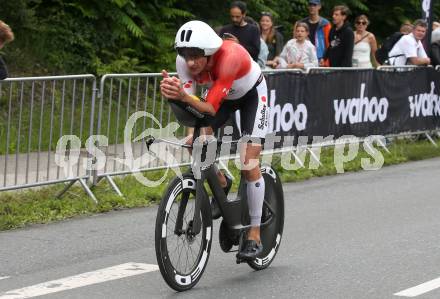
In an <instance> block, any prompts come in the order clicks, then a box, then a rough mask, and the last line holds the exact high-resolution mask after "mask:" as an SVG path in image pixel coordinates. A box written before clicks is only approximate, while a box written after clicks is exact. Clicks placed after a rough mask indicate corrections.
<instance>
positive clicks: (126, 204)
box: [0, 140, 440, 230]
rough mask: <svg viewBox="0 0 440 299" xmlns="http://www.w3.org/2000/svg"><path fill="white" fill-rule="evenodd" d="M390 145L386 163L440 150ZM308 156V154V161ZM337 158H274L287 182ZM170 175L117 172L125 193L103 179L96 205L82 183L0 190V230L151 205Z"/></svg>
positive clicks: (318, 173) (325, 154)
mask: <svg viewBox="0 0 440 299" xmlns="http://www.w3.org/2000/svg"><path fill="white" fill-rule="evenodd" d="M437 144H438V145H440V140H437ZM389 151H390V153H386V152H384V151H383V150H382V151H381V152H382V153H383V156H384V159H385V163H384V165H393V164H399V163H403V162H408V161H415V160H421V159H428V158H433V157H439V156H440V149H439V148H435V147H434V146H432V144H431V143H429V142H428V141H426V140H421V141H416V142H411V141H408V140H397V141H395V142H393V143H392V144H391V146H389ZM367 157H369V156H368V154H367V153H366V152H365V151H360V152H359V155H358V156H357V157H356V158H355V159H354V160H353V161H351V162H348V163H345V164H344V170H345V171H359V170H362V168H361V162H360V161H361V158H367ZM309 159H310V157H309V155H308V156H307V160H306V163H305V165H306V166H307V165H308V163H309ZM333 160H334V150H333V149H332V148H327V149H323V150H322V153H321V163H322V166H320V167H319V168H317V169H308V168H307V167H306V168H301V169H297V170H290V171H286V170H284V169H283V168H282V167H281V164H280V157H279V156H275V157H274V160H273V163H272V164H273V165H274V167H275V168H276V169H277V171H278V172H279V174H280V177H281V179H282V181H283V182H297V181H302V180H306V179H310V178H312V177H322V176H327V175H334V174H336V173H337V172H336V168H335V166H334V163H333ZM233 164H234V163H233V162H230V163H229V167H230V169H231V171H232V172H233V174H234V175H238V173H239V171H238V169H237V168H236V167H235V166H234V165H233ZM163 174H164V172H163V171H156V172H148V173H145V174H144V175H145V176H147V177H148V178H149V179H150V180H157V179H159V178H161V177H162V176H163ZM172 177H173V173H172V172H171V171H170V172H169V173H168V174H167V179H166V180H165V182H164V183H163V184H161V185H160V186H158V187H155V188H147V187H145V186H143V185H141V184H140V183H139V182H137V181H136V180H135V178H134V177H133V176H126V177H121V178H116V179H115V181H116V184H117V185H118V186H119V187H120V189H121V191H122V193H123V194H124V198H122V197H119V196H117V195H116V194H115V192H114V191H112V189H111V188H110V186H109V185H108V183H107V182H106V181H102V182H101V183H100V184H99V185H98V186H96V187H95V188H94V190H93V192H94V193H95V195H96V197H97V198H98V200H99V203H98V205H95V204H94V203H93V202H92V201H91V200H90V198H89V197H88V196H87V195H86V194H85V192H84V191H83V190H82V189H81V187H79V186H74V187H73V188H72V189H71V190H70V192H68V193H67V194H66V195H65V196H64V197H63V198H62V199H56V195H57V194H58V193H59V192H60V191H61V190H62V189H63V187H64V185H55V186H50V187H45V188H40V189H37V190H25V191H16V192H2V193H0V230H8V229H15V228H20V227H24V226H27V225H30V224H35V223H48V222H52V221H59V220H64V219H68V218H72V217H77V216H80V215H92V214H96V213H105V212H109V211H113V210H120V209H128V208H135V207H146V206H150V205H152V204H156V203H158V202H159V200H160V198H161V196H162V193H163V192H164V190H165V188H166V186H167V183H168V181H169V180H170V179H172ZM237 184H238V183H237V182H235V183H234V186H233V190H236V188H237Z"/></svg>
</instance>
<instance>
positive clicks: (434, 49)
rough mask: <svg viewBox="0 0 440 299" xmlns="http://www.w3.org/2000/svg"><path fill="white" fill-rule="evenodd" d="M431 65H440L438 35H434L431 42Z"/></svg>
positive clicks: (439, 37) (439, 39) (439, 38)
mask: <svg viewBox="0 0 440 299" xmlns="http://www.w3.org/2000/svg"><path fill="white" fill-rule="evenodd" d="M429 56H430V58H431V64H432V65H433V66H437V65H440V35H435V36H433V37H432V40H431V55H429Z"/></svg>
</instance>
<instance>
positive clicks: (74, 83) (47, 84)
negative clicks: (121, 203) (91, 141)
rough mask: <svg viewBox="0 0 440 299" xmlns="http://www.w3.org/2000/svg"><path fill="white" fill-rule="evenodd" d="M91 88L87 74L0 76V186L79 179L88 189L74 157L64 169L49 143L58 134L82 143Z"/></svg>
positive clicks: (89, 127)
mask: <svg viewBox="0 0 440 299" xmlns="http://www.w3.org/2000/svg"><path fill="white" fill-rule="evenodd" d="M95 89H96V80H95V76H93V75H75V76H56V77H27V78H11V79H6V80H3V81H0V107H1V108H0V109H1V112H0V118H1V121H0V126H1V127H0V165H2V166H3V167H0V169H3V170H2V171H0V191H4V190H13V189H20V188H27V187H36V186H42V185H47V184H52V183H59V182H72V184H73V183H74V182H76V181H79V182H80V183H81V184H82V185H83V187H84V188H85V189H86V191H87V192H88V193H89V194H90V195H92V193H91V192H90V190H89V188H88V187H87V184H86V183H85V181H86V180H87V179H88V178H89V177H90V173H87V172H86V171H84V170H83V168H82V167H81V165H80V163H78V164H76V165H70V169H71V173H64V172H63V171H62V169H60V168H59V167H58V166H57V165H56V164H55V148H56V145H57V141H58V139H59V138H60V137H61V136H63V135H77V136H78V138H79V139H80V140H81V143H82V144H83V145H84V141H85V139H86V138H87V137H88V136H89V135H90V134H92V133H93V132H94V128H93V123H94V107H95V104H94V101H95ZM66 148H67V147H66ZM82 149H83V150H82V152H84V147H82ZM67 150H68V148H67ZM82 159H86V160H87V159H88V157H87V156H85V157H82ZM86 162H87V161H86Z"/></svg>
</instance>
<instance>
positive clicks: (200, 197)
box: [174, 174, 208, 236]
mask: <svg viewBox="0 0 440 299" xmlns="http://www.w3.org/2000/svg"><path fill="white" fill-rule="evenodd" d="M202 176H203V174H202ZM204 181H205V180H204V179H203V178H202V179H200V180H196V198H195V203H194V215H193V219H192V223H191V224H190V225H189V226H188V227H187V228H186V230H184V229H183V217H184V215H185V210H186V207H187V205H188V200H189V195H190V192H185V193H184V194H183V196H182V198H181V200H180V203H179V209H178V212H177V218H176V225H175V226H174V233H175V234H176V235H178V236H180V235H182V234H183V233H186V234H190V235H193V236H195V235H198V234H199V233H200V231H201V230H202V219H201V215H200V214H201V213H200V211H201V210H202V208H203V206H202V205H203V204H204V203H206V202H207V201H208V193H207V192H206V189H205V187H204V184H203V182H204Z"/></svg>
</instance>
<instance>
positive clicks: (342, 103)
mask: <svg viewBox="0 0 440 299" xmlns="http://www.w3.org/2000/svg"><path fill="white" fill-rule="evenodd" d="M364 95H365V83H362V84H361V93H360V96H359V98H352V99H346V100H344V99H339V100H333V106H334V109H335V123H336V124H337V125H339V124H341V123H342V124H346V123H347V122H348V123H350V124H358V123H366V122H376V121H378V120H379V121H380V122H383V121H385V120H386V119H387V116H388V106H389V103H388V100H387V98H380V99H379V100H378V99H377V97H372V98H371V99H369V98H368V97H365V96H364Z"/></svg>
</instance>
